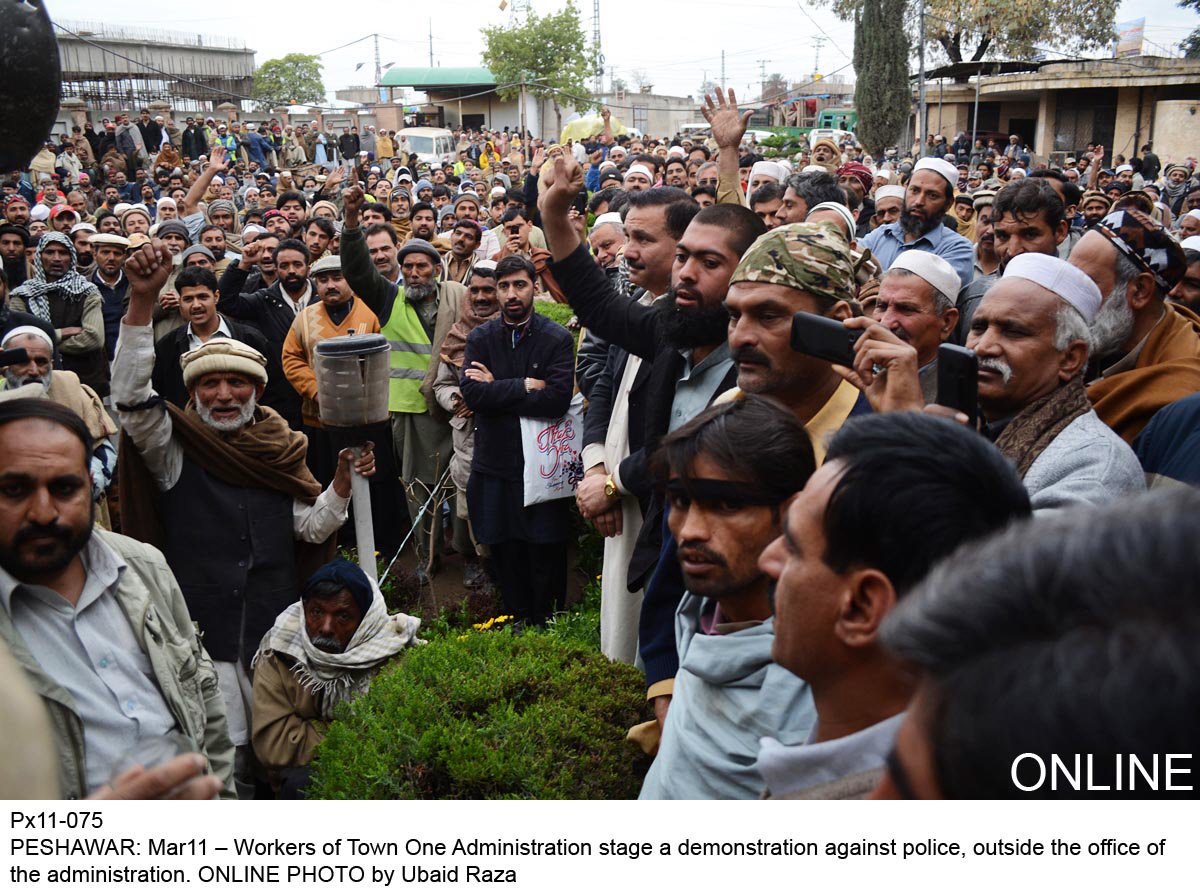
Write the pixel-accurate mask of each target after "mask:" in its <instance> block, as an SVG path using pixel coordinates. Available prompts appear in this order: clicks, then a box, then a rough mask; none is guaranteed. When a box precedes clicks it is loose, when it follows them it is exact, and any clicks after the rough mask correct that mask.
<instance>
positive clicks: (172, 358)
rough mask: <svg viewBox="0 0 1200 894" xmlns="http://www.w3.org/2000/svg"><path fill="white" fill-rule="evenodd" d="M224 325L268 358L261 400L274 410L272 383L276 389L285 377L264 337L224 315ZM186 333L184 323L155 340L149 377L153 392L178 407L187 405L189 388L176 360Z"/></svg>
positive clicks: (184, 350) (185, 346) (185, 348)
mask: <svg viewBox="0 0 1200 894" xmlns="http://www.w3.org/2000/svg"><path fill="white" fill-rule="evenodd" d="M225 325H226V326H227V327H228V328H229V334H230V335H232V336H233V337H234V338H235V339H237V340H238V341H240V342H243V343H245V344H248V345H249V346H250V347H252V348H254V350H256V351H260V352H261V353H262V354H263V356H265V357H266V358H267V390H266V391H264V392H263V396H262V401H261V403H262V404H264V405H265V406H268V407H271V408H272V409H275V406H274V404H272V403H271V397H272V394H271V385H272V384H275V388H276V390H278V388H279V383H281V382H285V381H286V380H285V379H284V375H283V369H282V368H281V367H280V365H279V361H278V359H272V353H271V349H270V347H269V346H268V345H267V340H266V339H265V338H264V337H263V334H262V333H261V332H259V331H258V330H257V329H255V328H254V327H253V326H248V325H246V324H245V323H239V322H238V321H237V320H231V319H229V318H228V317H226V318H225ZM187 332H188V327H187V325H186V324H185V325H183V326H180V327H179V328H177V329H176V330H175V331H174V332H168V333H167V334H166V335H164V336H163V337H162V338H160V339H159V340H158V341H157V342H155V343H154V374H153V377H152V379H151V381H152V382H153V383H154V391H155V393H157V394H158V395H160V396H161V397H162V398H163V399H165V400H168V401H170V402H171V403H173V404H175V406H177V407H186V406H187V402H188V390H187V387H186V386H185V385H184V384H183V368H182V367H181V366H180V365H179V359H180V358H181V357H182V356H183V355H184V354H186V353H187V352H188V351H189V350H190V348H189V347H188V334H187ZM218 337H223V336H218Z"/></svg>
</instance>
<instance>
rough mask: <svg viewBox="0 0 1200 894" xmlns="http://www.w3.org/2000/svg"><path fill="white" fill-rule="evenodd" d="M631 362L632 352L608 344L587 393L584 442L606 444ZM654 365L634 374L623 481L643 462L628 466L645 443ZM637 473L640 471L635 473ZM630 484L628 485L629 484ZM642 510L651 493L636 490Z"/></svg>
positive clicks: (644, 365)
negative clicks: (616, 397) (648, 388)
mask: <svg viewBox="0 0 1200 894" xmlns="http://www.w3.org/2000/svg"><path fill="white" fill-rule="evenodd" d="M628 363H629V352H628V351H626V350H625V349H624V348H619V347H617V346H616V345H609V346H608V355H607V358H606V360H605V362H604V365H603V367H602V368H601V370H600V375H599V376H598V377H597V378H596V381H595V383H594V384H593V385H592V393H591V394H590V395H588V404H587V415H586V416H584V418H583V443H584V444H603V443H604V439H605V436H606V435H607V434H608V423H609V420H610V419H612V407H613V399H614V395H615V394H616V391H617V389H618V388H619V387H620V386H621V380H622V379H623V378H624V376H625V367H626V365H627V364H628ZM651 368H652V364H650V363H642V365H641V367H639V369H638V371H637V375H635V376H634V377H633V384H632V387H631V388H630V389H629V425H628V432H629V456H628V457H627V458H626V459H625V460H622V462H621V471H620V474H621V476H622V479H621V480H622V482H623V483H624V477H623V476H624V474H625V472H626V471H628V470H631V469H633V468H634V466H635V465H636V464H637V463H639V462H640V458H639V459H638V460H635V461H634V462H633V463H629V465H628V466H627V465H626V462H627V461H628V460H629V459H632V458H633V457H634V455H635V454H640V453H641V449H642V447H644V446H645V444H646V385H647V383H648V382H649V381H650V371H651ZM634 474H635V475H636V474H637V473H634ZM627 486H628V485H627ZM634 496H635V497H637V498H638V502H639V503H640V504H641V507H642V511H643V512H645V511H646V509H647V503H648V502H649V498H650V493H649V492H648V491H647V492H643V493H635V494H634Z"/></svg>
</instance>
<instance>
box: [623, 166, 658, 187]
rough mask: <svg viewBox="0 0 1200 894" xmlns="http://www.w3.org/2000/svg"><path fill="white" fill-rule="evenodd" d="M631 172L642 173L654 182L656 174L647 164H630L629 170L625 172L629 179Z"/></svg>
mask: <svg viewBox="0 0 1200 894" xmlns="http://www.w3.org/2000/svg"><path fill="white" fill-rule="evenodd" d="M631 174H641V175H642V176H643V177H645V178H646V179H647V180H649V181H650V182H651V183H653V182H654V174H653V173H651V171H650V169H649V168H648V167H646V166H645V165H630V166H629V170H628V171H626V172H625V179H626V180H628V179H629V176H630V175H631Z"/></svg>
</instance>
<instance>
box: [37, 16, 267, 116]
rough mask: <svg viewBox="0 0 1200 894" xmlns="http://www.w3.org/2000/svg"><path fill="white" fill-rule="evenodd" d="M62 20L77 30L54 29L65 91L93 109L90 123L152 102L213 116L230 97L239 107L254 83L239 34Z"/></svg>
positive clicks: (251, 54)
mask: <svg viewBox="0 0 1200 894" xmlns="http://www.w3.org/2000/svg"><path fill="white" fill-rule="evenodd" d="M63 24H64V26H65V27H66V28H67V29H69V30H70V31H71V32H74V33H71V34H69V33H67V32H66V31H63V30H61V29H60V30H57V31H56V37H57V40H58V53H59V59H60V62H61V66H62V95H63V96H66V97H73V98H76V99H78V100H80V101H82V102H83V103H84V105H85V106H86V107H87V109H88V110H89V111H91V112H95V113H98V115H97V117H95V118H94V120H99V117H110V118H111V117H112V113H114V112H130V111H132V112H134V113H136V112H137V111H139V110H140V109H142V108H144V107H147V106H149V105H150V104H151V103H152V102H160V103H162V102H165V103H166V104H167V105H168V106H169V107H170V108H172V109H175V110H177V111H181V112H183V113H185V114H186V113H213V112H215V111H216V109H217V107H218V106H219V105H221V104H222V103H225V102H229V101H231V100H232V101H233V102H234V103H237V104H238V105H239V106H240V104H241V97H243V96H248V95H249V94H250V90H251V88H252V86H253V78H254V50H252V49H249V48H248V47H247V46H246V43H245V41H244V40H242V39H241V38H227V37H210V36H207V35H203V34H188V33H181V32H172V31H155V30H150V29H140V28H126V27H113V26H111V25H106V24H98V23H94V22H65V23H63ZM118 54H119V55H118ZM123 57H127V58H123ZM130 60H133V61H130ZM164 73H166V74H164Z"/></svg>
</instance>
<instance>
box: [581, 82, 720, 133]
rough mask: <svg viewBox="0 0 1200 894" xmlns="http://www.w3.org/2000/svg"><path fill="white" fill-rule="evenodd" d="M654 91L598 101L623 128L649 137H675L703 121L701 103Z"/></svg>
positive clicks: (610, 95) (608, 95) (606, 96)
mask: <svg viewBox="0 0 1200 894" xmlns="http://www.w3.org/2000/svg"><path fill="white" fill-rule="evenodd" d="M651 89H652V88H646V89H644V90H640V91H622V92H620V93H612V92H609V93H603V94H601V95H600V97H599V99H600V101H601V102H602V103H604V105H606V106H608V108H609V109H610V110H612V113H613V115H615V116H616V117H617V119H618V120H620V122H621V123H622V124H624V125H625V126H626V127H632V128H636V129H637V130H640V131H641V132H642V133H643V134H645V135H647V136H656V137H664V136H674V135H675V134H677V133H678V132H679V129H680V128H681V127H682V126H683V125H684V124H687V123H688V122H691V121H703V120H704V118H703V117H702V116H701V114H700V101H699V100H697V99H695V98H694V97H691V96H667V95H666V94H663V93H651V92H650V90H651ZM564 119H565V115H564Z"/></svg>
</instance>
